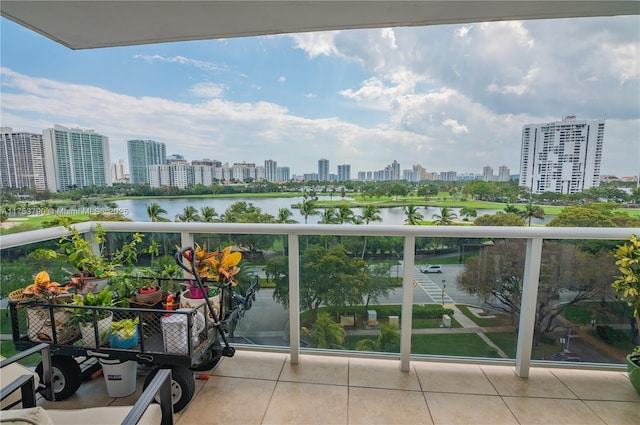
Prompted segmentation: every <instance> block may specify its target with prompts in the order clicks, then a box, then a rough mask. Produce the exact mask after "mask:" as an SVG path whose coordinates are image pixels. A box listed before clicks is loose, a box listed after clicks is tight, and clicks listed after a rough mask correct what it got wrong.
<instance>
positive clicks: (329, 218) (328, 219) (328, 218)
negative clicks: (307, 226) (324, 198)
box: [318, 208, 338, 224]
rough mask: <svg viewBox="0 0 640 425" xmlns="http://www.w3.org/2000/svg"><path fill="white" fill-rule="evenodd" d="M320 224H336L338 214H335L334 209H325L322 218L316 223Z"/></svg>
mask: <svg viewBox="0 0 640 425" xmlns="http://www.w3.org/2000/svg"><path fill="white" fill-rule="evenodd" d="M318 223H320V224H337V223H338V213H336V209H335V208H325V210H324V213H322V218H321V219H320V221H318Z"/></svg>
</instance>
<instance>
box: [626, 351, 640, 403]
mask: <svg viewBox="0 0 640 425" xmlns="http://www.w3.org/2000/svg"><path fill="white" fill-rule="evenodd" d="M627 372H629V381H631V385H633V388H635V389H636V392H637V393H638V394H640V366H638V365H637V364H635V363H634V362H632V361H631V354H629V355H627Z"/></svg>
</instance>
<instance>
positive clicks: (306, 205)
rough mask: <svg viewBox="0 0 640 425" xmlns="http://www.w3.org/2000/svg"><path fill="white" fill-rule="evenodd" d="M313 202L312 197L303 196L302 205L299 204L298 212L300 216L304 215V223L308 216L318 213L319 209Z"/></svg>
mask: <svg viewBox="0 0 640 425" xmlns="http://www.w3.org/2000/svg"><path fill="white" fill-rule="evenodd" d="M315 202H316V201H315V199H314V198H310V199H307V198H305V199H304V200H303V201H302V205H301V206H300V214H302V216H303V217H304V224H307V219H308V218H309V216H311V215H318V214H319V211H318V209H317V208H316V206H315Z"/></svg>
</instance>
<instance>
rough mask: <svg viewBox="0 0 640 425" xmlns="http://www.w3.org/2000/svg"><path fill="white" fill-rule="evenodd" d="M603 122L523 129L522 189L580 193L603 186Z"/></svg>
mask: <svg viewBox="0 0 640 425" xmlns="http://www.w3.org/2000/svg"><path fill="white" fill-rule="evenodd" d="M603 141H604V120H593V121H586V120H577V119H576V117H575V116H568V117H566V118H564V119H563V120H562V121H557V122H551V123H544V124H528V125H525V126H524V127H523V128H522V150H521V157H520V158H521V159H520V186H526V187H528V188H529V189H530V190H531V193H534V194H540V193H543V192H553V193H563V194H571V193H579V192H582V191H583V190H585V189H589V188H591V187H597V186H598V185H599V184H600V162H601V160H602V143H603Z"/></svg>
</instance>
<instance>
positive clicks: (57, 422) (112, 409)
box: [3, 403, 162, 425]
mask: <svg viewBox="0 0 640 425" xmlns="http://www.w3.org/2000/svg"><path fill="white" fill-rule="evenodd" d="M130 410H131V406H108V407H90V408H87V409H69V410H62V409H48V410H47V414H48V415H49V417H50V418H51V420H52V422H53V425H87V424H92V425H111V424H114V425H115V424H120V423H122V421H123V420H124V418H125V417H126V416H127V414H128V413H129V411H130ZM161 421H162V410H161V409H160V405H159V404H157V403H151V404H150V405H149V407H148V408H147V410H146V411H145V412H144V415H142V418H141V419H140V422H138V424H140V425H158V424H160V422H161ZM3 425H4V424H3Z"/></svg>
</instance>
